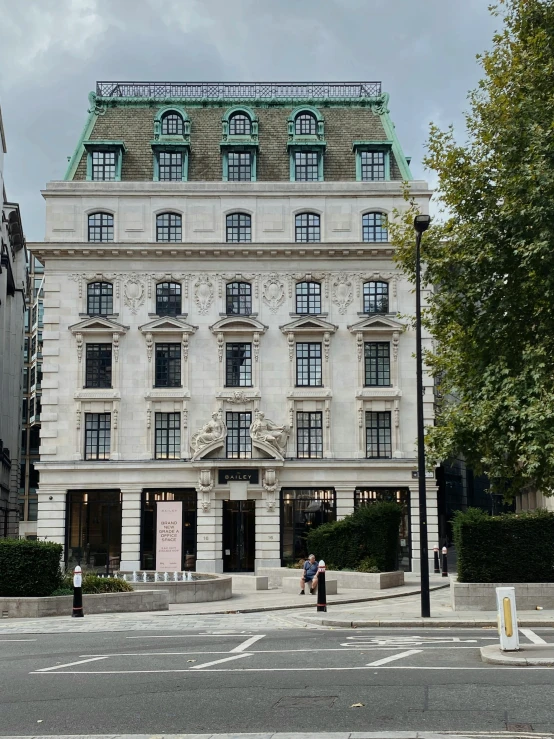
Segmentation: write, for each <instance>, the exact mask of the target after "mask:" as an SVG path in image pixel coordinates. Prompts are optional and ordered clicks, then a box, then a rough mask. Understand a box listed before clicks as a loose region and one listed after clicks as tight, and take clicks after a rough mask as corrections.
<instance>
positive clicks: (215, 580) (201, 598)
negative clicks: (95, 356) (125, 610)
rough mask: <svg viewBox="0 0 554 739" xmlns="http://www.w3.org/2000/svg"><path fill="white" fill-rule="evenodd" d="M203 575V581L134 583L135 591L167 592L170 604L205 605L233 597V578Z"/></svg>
mask: <svg viewBox="0 0 554 739" xmlns="http://www.w3.org/2000/svg"><path fill="white" fill-rule="evenodd" d="M196 574H198V575H201V577H202V578H206V579H202V580H192V581H189V580H183V581H181V580H179V581H178V582H172V581H171V580H168V581H167V582H144V583H141V582H132V583H131V585H132V586H133V588H134V589H135V591H139V592H144V591H147V590H158V589H159V590H166V591H167V592H168V597H169V603H205V602H206V601H213V600H227V599H228V598H232V597H233V587H232V584H233V578H232V577H231V576H229V577H225V576H223V577H221V576H217V575H204V574H202V573H195V575H196Z"/></svg>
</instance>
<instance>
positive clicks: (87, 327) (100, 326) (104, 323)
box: [69, 316, 129, 335]
mask: <svg viewBox="0 0 554 739" xmlns="http://www.w3.org/2000/svg"><path fill="white" fill-rule="evenodd" d="M69 330H70V331H71V333H72V334H121V335H123V334H126V333H127V331H128V330H129V326H123V325H122V324H121V323H118V322H117V321H112V319H111V318H104V316H92V317H90V318H85V320H84V321H79V323H74V324H73V326H70V327H69Z"/></svg>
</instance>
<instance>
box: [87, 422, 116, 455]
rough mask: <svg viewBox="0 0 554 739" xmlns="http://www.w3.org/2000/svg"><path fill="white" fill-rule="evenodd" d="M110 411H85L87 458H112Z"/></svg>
mask: <svg viewBox="0 0 554 739" xmlns="http://www.w3.org/2000/svg"><path fill="white" fill-rule="evenodd" d="M110 427H111V414H110V413H85V459H109V458H110V433H111V429H110Z"/></svg>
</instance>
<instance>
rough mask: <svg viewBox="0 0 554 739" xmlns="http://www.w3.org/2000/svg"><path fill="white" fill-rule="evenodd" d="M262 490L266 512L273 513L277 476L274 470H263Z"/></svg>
mask: <svg viewBox="0 0 554 739" xmlns="http://www.w3.org/2000/svg"><path fill="white" fill-rule="evenodd" d="M262 484H263V488H264V490H265V492H266V499H265V501H266V506H267V510H268V511H270V512H273V511H274V510H275V492H276V490H277V476H276V474H275V470H265V472H264V478H263V483H262Z"/></svg>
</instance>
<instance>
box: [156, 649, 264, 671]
mask: <svg viewBox="0 0 554 739" xmlns="http://www.w3.org/2000/svg"><path fill="white" fill-rule="evenodd" d="M241 657H252V655H251V654H248V653H247V652H241V653H240V654H235V655H233V656H232V657H225V659H216V660H214V661H213V662H204V664H202V665H194V667H191V668H190V669H191V670H201V669H202V668H203V667H211V666H212V665H220V664H221V663H222V662H230V661H231V660H233V659H241ZM162 672H163V670H162Z"/></svg>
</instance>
